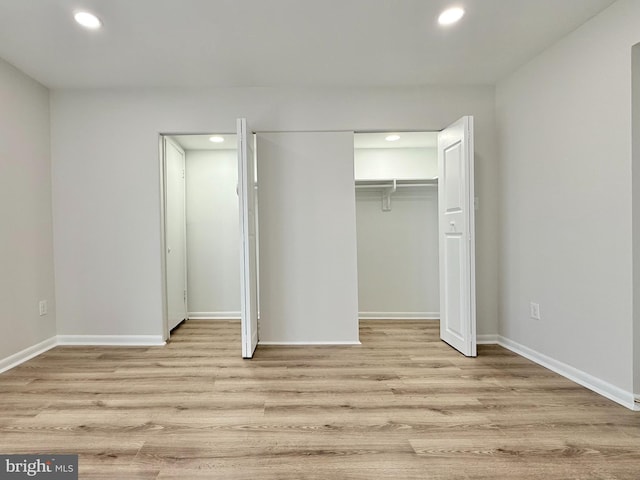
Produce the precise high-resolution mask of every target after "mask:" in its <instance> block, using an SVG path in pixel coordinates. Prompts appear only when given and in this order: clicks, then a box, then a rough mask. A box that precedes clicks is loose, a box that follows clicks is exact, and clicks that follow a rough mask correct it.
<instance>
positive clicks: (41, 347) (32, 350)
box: [0, 336, 57, 373]
mask: <svg viewBox="0 0 640 480" xmlns="http://www.w3.org/2000/svg"><path fill="white" fill-rule="evenodd" d="M56 345H57V343H56V337H55V336H53V337H50V338H47V339H46V340H43V341H42V342H40V343H37V344H35V345H32V346H30V347H27V348H25V349H24V350H20V351H19V352H17V353H14V354H13V355H9V356H8V357H7V358H3V359H1V360H0V373H3V372H6V371H7V370H11V369H12V368H14V367H17V366H18V365H20V364H21V363H24V362H26V361H27V360H31V359H32V358H33V357H37V356H38V355H40V354H42V353H44V352H46V351H47V350H51V349H52V348H53V347H55V346H56Z"/></svg>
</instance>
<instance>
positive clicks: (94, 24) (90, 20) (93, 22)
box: [73, 12, 102, 30]
mask: <svg viewBox="0 0 640 480" xmlns="http://www.w3.org/2000/svg"><path fill="white" fill-rule="evenodd" d="M73 18H75V20H76V22H78V23H79V24H80V25H82V26H83V27H85V28H90V29H92V30H95V29H96V28H100V27H101V26H102V22H101V21H100V19H99V18H98V17H96V16H95V15H94V14H93V13H89V12H78V13H76V14H75V15H74V16H73Z"/></svg>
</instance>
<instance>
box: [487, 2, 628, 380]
mask: <svg viewBox="0 0 640 480" xmlns="http://www.w3.org/2000/svg"><path fill="white" fill-rule="evenodd" d="M639 20H640V2H637V1H633V0H621V1H618V2H616V3H615V4H613V5H612V6H611V7H610V8H608V9H607V10H605V11H604V12H603V13H601V14H600V15H598V16H596V17H594V18H593V19H592V20H591V21H589V22H587V23H586V24H585V25H583V26H582V27H580V28H579V29H577V30H576V31H574V32H573V33H572V34H570V35H569V36H567V37H566V38H564V39H563V40H562V41H560V42H559V43H557V44H556V45H554V46H553V47H551V48H550V49H548V50H547V51H545V52H544V53H542V54H541V55H540V56H538V57H537V58H535V59H534V60H532V61H531V62H530V63H528V64H527V65H526V66H524V67H523V68H521V69H520V70H519V71H517V72H515V73H514V74H512V75H510V76H509V77H508V78H506V79H504V80H503V81H501V82H500V83H499V84H498V86H497V91H496V105H497V121H498V135H499V139H500V166H499V172H500V207H501V208H500V333H501V334H502V335H503V336H505V337H507V338H509V339H512V340H514V341H516V342H518V343H520V344H522V345H524V346H525V347H528V348H530V349H533V350H535V351H537V352H539V353H542V354H544V355H547V356H548V357H551V358H552V359H554V360H556V361H560V362H564V363H566V364H568V365H569V366H572V367H574V368H577V369H578V370H580V371H582V372H585V373H586V374H588V375H591V376H593V377H596V378H597V379H598V380H600V381H604V382H607V383H608V384H610V385H612V386H614V387H618V388H620V389H622V390H624V391H625V392H631V391H632V388H633V385H632V357H633V355H632V340H631V339H632V282H631V280H632V278H631V274H632V239H631V238H632V237H631V235H632V222H631V108H630V104H631V46H632V45H633V44H635V43H636V42H638V41H639V40H640V29H639V28H638V25H639V23H638V22H639ZM478 255H479V256H481V255H482V253H481V252H479V253H478ZM479 281H482V280H479ZM531 300H533V301H536V302H539V303H540V311H541V316H542V319H541V320H539V321H534V320H531V319H529V302H530V301H531Z"/></svg>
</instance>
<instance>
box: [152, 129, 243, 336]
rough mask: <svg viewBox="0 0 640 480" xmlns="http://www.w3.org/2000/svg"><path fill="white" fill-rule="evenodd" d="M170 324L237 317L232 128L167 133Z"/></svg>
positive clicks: (237, 249) (237, 248)
mask: <svg viewBox="0 0 640 480" xmlns="http://www.w3.org/2000/svg"><path fill="white" fill-rule="evenodd" d="M162 142H163V145H164V185H165V195H164V205H165V215H164V218H165V242H166V245H165V266H166V299H167V327H168V330H169V331H171V330H173V329H174V328H175V327H176V326H177V325H179V324H180V323H181V322H182V321H185V320H187V319H198V320H239V319H240V270H239V265H240V232H239V228H238V208H239V206H238V195H237V192H236V186H237V183H238V167H237V165H238V160H237V158H238V154H237V145H236V135H235V134H225V135H211V134H209V135H164V136H163V137H162Z"/></svg>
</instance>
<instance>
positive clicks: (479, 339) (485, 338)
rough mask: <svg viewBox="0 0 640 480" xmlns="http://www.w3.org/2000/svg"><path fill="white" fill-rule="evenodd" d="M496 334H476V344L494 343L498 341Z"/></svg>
mask: <svg viewBox="0 0 640 480" xmlns="http://www.w3.org/2000/svg"><path fill="white" fill-rule="evenodd" d="M498 337H499V336H498V335H496V334H491V335H476V343H477V344H478V345H495V344H497V343H498Z"/></svg>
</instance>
